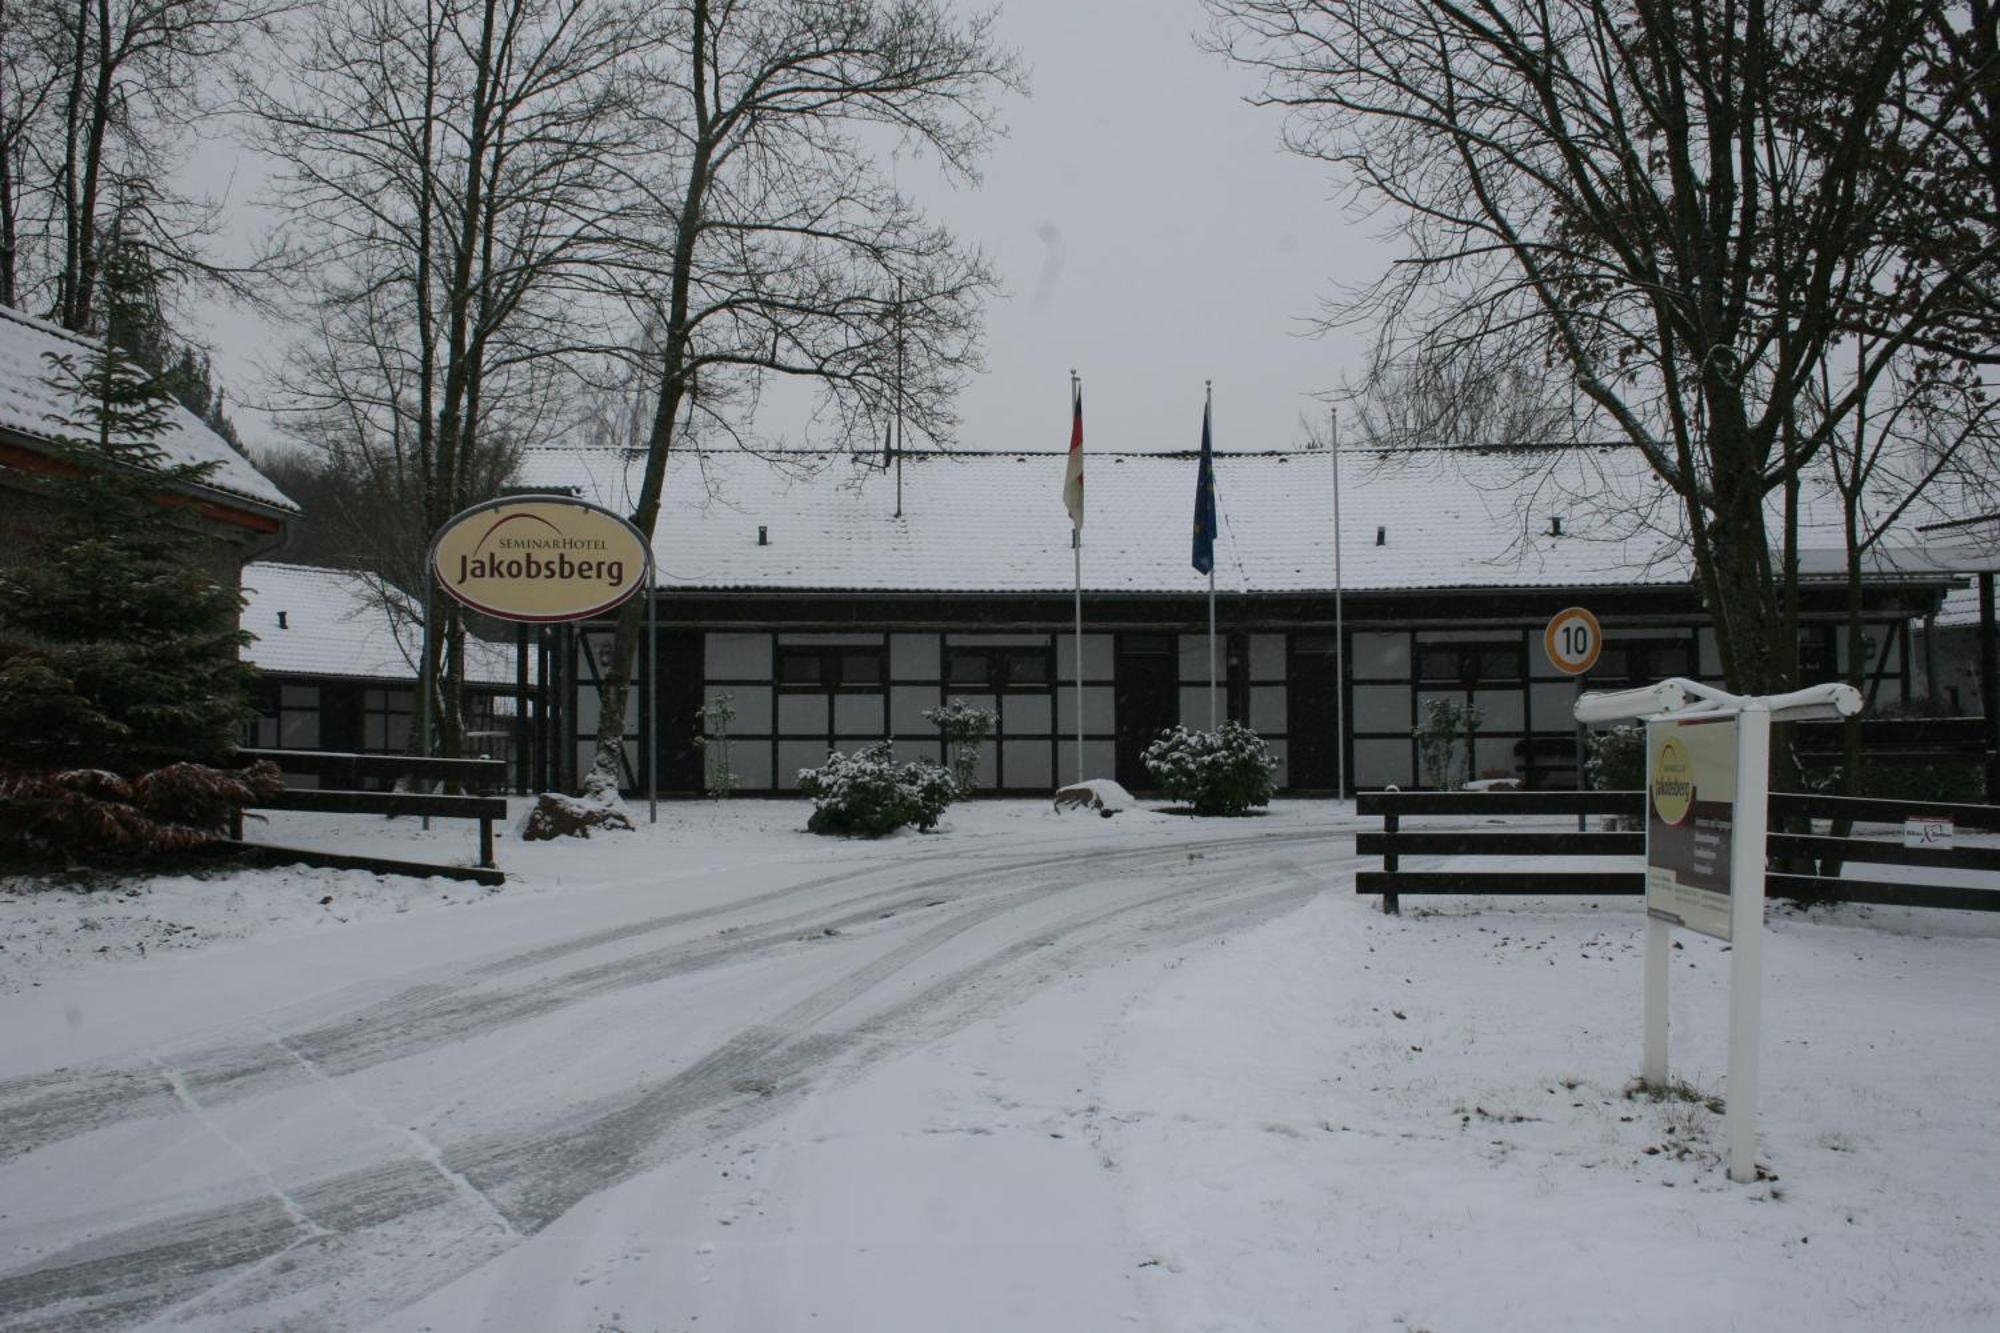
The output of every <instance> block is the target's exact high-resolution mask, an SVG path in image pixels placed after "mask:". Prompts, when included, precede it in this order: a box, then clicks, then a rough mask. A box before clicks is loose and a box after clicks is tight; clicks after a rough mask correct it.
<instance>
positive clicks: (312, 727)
mask: <svg viewBox="0 0 2000 1333" xmlns="http://www.w3.org/2000/svg"><path fill="white" fill-rule="evenodd" d="M252 702H253V703H255V705H256V707H257V717H256V720H254V721H253V722H251V723H250V725H249V726H248V727H246V728H245V735H244V740H245V742H246V743H247V744H249V745H250V746H251V747H252V748H253V749H259V750H317V749H318V748H319V686H317V685H280V686H278V687H277V688H275V689H273V688H271V687H270V686H268V685H266V686H265V687H263V688H262V689H260V690H259V691H258V692H257V695H256V696H255V698H254V699H253V701H252Z"/></svg>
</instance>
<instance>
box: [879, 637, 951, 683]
mask: <svg viewBox="0 0 2000 1333" xmlns="http://www.w3.org/2000/svg"><path fill="white" fill-rule="evenodd" d="M939 674H940V666H939V661H938V636H937V635H935V634H891V635H890V636H889V676H890V679H892V680H936V679H937V678H938V676H939Z"/></svg>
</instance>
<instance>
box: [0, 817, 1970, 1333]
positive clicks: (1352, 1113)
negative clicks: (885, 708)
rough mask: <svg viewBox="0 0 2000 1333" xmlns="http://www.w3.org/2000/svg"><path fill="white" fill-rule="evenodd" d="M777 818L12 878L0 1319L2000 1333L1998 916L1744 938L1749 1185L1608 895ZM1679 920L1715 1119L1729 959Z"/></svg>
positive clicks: (1277, 858) (1086, 831)
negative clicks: (580, 839) (1642, 1055)
mask: <svg viewBox="0 0 2000 1333" xmlns="http://www.w3.org/2000/svg"><path fill="white" fill-rule="evenodd" d="M805 811H806V807H805V806H804V805H803V804H798V803H789V802H749V801H744V802H731V803H728V804H725V805H713V804H668V805H663V806H662V807H661V823H660V824H659V825H658V826H657V827H655V828H648V827H646V826H645V825H644V808H643V806H640V807H638V808H637V809H636V811H635V813H636V814H637V816H638V818H639V820H640V821H641V829H640V831H639V832H638V833H636V834H632V835H610V836H605V837H601V838H599V839H595V840H592V841H590V842H588V843H564V844H559V845H551V844H539V845H528V846H524V845H520V844H517V843H515V842H513V841H512V840H511V839H508V840H505V841H503V842H502V844H501V854H500V860H501V863H502V865H503V866H504V867H505V868H507V869H508V870H509V872H510V874H511V875H513V876H514V878H513V879H511V880H510V882H509V884H508V886H507V887H506V888H504V889H500V890H497V891H488V890H484V889H479V888H475V887H472V886H459V885H454V886H452V887H450V888H449V889H447V888H445V887H444V882H443V881H413V880H377V879H375V878H374V877H372V876H363V875H359V874H356V873H353V872H340V873H334V872H317V871H281V872H263V873H259V874H244V875H232V876H223V877H218V878H215V879H211V880H193V879H173V880H161V881H158V882H155V883H151V884H147V885H137V886H132V887H130V888H128V889H123V890H104V889H99V890H95V891H93V892H91V893H88V894H72V893H67V892H60V891H59V892H56V893H53V894H51V893H49V892H47V891H42V892H38V893H36V894H34V895H32V896H30V895H26V894H21V893H18V892H12V891H8V892H0V946H4V950H5V952H4V953H0V976H4V978H5V981H6V985H7V986H8V988H9V989H10V990H11V991H12V993H11V994H0V1327H7V1328H12V1327H15V1326H17V1325H18V1326H20V1327H23V1328H43V1327H49V1328H61V1327H65V1326H75V1327H85V1326H88V1327H99V1326H108V1327H136V1326H139V1325H141V1324H144V1323H146V1322H147V1321H149V1320H150V1321H152V1323H153V1324H154V1326H158V1327H200V1328H214V1329H239V1328H253V1327H300V1328H319V1327H329V1328H346V1327H381V1328H389V1329H400V1330H417V1329H429V1330H436V1331H438V1333H443V1331H444V1330H454V1331H457V1330H463V1331H465V1333H471V1331H472V1330H489V1329H495V1330H510V1329H513V1330H521V1331H522V1333H542V1331H544V1330H549V1331H554V1330H578V1331H579V1333H610V1331H611V1330H618V1331H619V1333H642V1331H645V1330H700V1329H725V1330H767V1329H768V1330H790V1329H803V1328H821V1329H833V1330H936V1329H952V1330H976V1329H991V1330H1020V1329H1034V1330H1070V1329H1075V1330H1094V1329H1105V1328H1115V1327H1137V1328H1146V1329H1161V1330H1202V1329H1226V1330H1237V1329H1244V1330H1248V1329H1271V1330H1292V1329H1299V1330H1322V1329H1332V1330H1345V1329H1385V1330H1400V1331H1401V1333H1413V1331H1414V1330H1418V1329H1427V1330H1432V1333H1460V1331H1465V1330H1506V1329H1535V1330H1542V1329H1549V1328H1562V1329H1568V1328H1575V1329H1610V1328H1633V1329H1671V1330H1707V1329H1725V1328H1740V1329H1746V1330H1747V1329H1777V1328H1801V1329H1803V1328H1813V1329H1822V1328H1830V1329H1854V1330H1864V1329H1866V1330H1875V1329H1885V1328H1896V1329H1941V1330H1950V1329H1965V1330H1974V1329H1980V1330H1983V1329H1991V1328H1994V1327H2000V1228H1996V1227H1995V1226H1994V1224H1993V1218H1994V1214H1995V1205H1996V1201H2000V1140H1996V1135H1995V1126H1996V1125H2000V1061H1997V1060H1996V1059H1995V1058H1994V1050H1995V1047H1994V1042H1993V1036H1992V1034H1993V1031H1994V1027H1995V1023H1996V1020H2000V916H1981V915H1974V914H1969V913H1950V912H1916V911H1900V910H1891V909H1872V910H1870V909H1840V910H1837V911H1832V912H1816V913H1813V914H1810V915H1800V914H1796V913H1790V912H1783V911H1778V912H1774V913H1773V915H1772V918H1771V928H1770V931H1769V934H1768V945H1767V963H1768V971H1767V977H1766V982H1765V992H1764V995H1765V998H1764V1018H1765V1040H1764V1045H1763V1075H1762V1078H1763V1096H1762V1102H1763V1106H1762V1117H1761V1126H1762V1151H1761V1152H1760V1154H1759V1161H1760V1162H1761V1163H1763V1164H1765V1165H1766V1166H1767V1167H1768V1171H1769V1174H1770V1175H1771V1176H1772V1179H1769V1180H1766V1181H1762V1182H1760V1183H1758V1184H1756V1185H1752V1186H1742V1185H1736V1184H1732V1183H1730V1182H1729V1181H1728V1180H1727V1178H1726V1176H1725V1175H1724V1174H1723V1171H1722V1169H1721V1167H1720V1165H1719V1164H1718V1162H1717V1149H1718V1146H1719V1142H1720V1130H1721V1121H1720V1117H1719V1116H1715V1115H1714V1114H1713V1113H1712V1112H1711V1111H1709V1110H1708V1109H1707V1108H1705V1107H1704V1106H1702V1105H1700V1104H1699V1103H1684V1102H1673V1103H1665V1104H1656V1103H1653V1102H1650V1101H1644V1100H1633V1099H1631V1098H1629V1097H1628V1096H1627V1095H1626V1092H1625V1089H1626V1086H1627V1082H1628V1080H1629V1078H1630V1076H1631V1075H1632V1073H1633V1072H1634V1070H1635V1068H1636V1065H1637V1062H1638V1040H1639V1038H1638V1011H1639V998H1640V960H1639V944H1640V940H1641V937H1642V934H1643V920H1642V917H1641V914H1640V910H1639V905H1638V903H1637V902H1636V901H1634V900H1611V899H1607V900H1603V901H1601V902H1598V903H1596V904H1592V903H1590V902H1587V901H1571V900H1555V899H1549V900H1534V899H1511V900H1505V901H1502V900H1479V899H1455V898H1454V899H1417V898H1406V899H1405V900H1404V908H1405V912H1406V915H1405V916H1403V917H1401V918H1391V917H1383V916H1381V915H1380V914H1379V913H1378V912H1377V911H1376V910H1375V904H1374V901H1373V900H1372V899H1360V898H1357V897H1356V896H1355V895H1354V893H1353V891H1352V875H1353V871H1354V869H1355V868H1356V867H1357V865H1360V864H1364V863H1362V862H1359V861H1357V859H1356V858H1354V857H1353V856H1352V854H1351V853H1352V844H1351V843H1350V842H1348V841H1347V840H1346V839H1345V837H1344V836H1341V835H1343V834H1344V833H1346V832H1348V831H1351V830H1353V829H1355V828H1357V827H1363V826H1365V825H1363V824H1362V823H1361V822H1360V821H1356V820H1355V819H1353V818H1352V816H1351V815H1348V814H1347V813H1345V812H1344V810H1342V809H1341V808H1340V807H1336V806H1333V805H1330V804H1315V803H1280V804H1279V805H1278V806H1277V807H1275V808H1274V809H1273V810H1272V812H1271V813H1270V814H1268V815H1266V816H1264V817H1262V818H1256V819H1247V820H1236V821H1203V820H1194V819H1188V818H1185V817H1180V816H1171V815H1164V814H1158V813H1155V812H1153V811H1150V810H1146V809H1134V810H1129V811H1126V812H1124V813H1121V814H1119V815H1118V816H1117V817H1116V818H1114V819H1101V818H1099V817H1097V816H1096V815H1094V814H1078V813H1071V814H1067V815H1062V816H1057V815H1054V814H1052V813H1051V812H1049V811H1048V809H1047V807H1046V806H1045V805H1042V804H1038V803H1026V802H993V803H980V804H976V805H973V806H971V807H959V808H956V809H955V810H954V811H953V812H952V814H951V816H950V817H949V819H948V821H947V823H946V824H945V826H944V827H943V829H942V830H941V832H940V833H938V834H936V835H931V836H923V837H918V836H914V835H911V836H903V837H898V838H895V839H891V840H888V841H886V842H884V843H878V844H867V843H845V842H829V841H826V840H822V839H818V838H812V837H809V836H807V835H805V834H803V833H801V832H799V831H798V830H799V829H800V828H801V827H802V826H803V824H804V816H805ZM285 819H286V820H287V821H288V823H287V826H286V827H285V828H284V829H283V830H282V838H281V837H280V831H279V830H276V829H274V830H272V831H271V832H270V833H269V834H268V835H267V836H269V837H270V838H271V839H272V840H273V841H278V840H284V841H301V840H305V839H308V838H314V837H321V838H329V839H334V840H336V841H338V842H339V843H341V844H342V845H346V846H350V847H351V846H353V845H354V844H355V843H356V842H359V843H363V844H366V846H367V847H368V848H370V849H374V850H377V851H379V852H380V853H382V854H388V855H404V856H431V857H444V858H447V859H461V860H462V859H467V858H468V857H469V855H470V853H471V849H472V842H473V839H472V836H471V834H470V832H469V831H468V829H467V828H465V827H464V826H462V825H440V826H439V827H437V828H434V829H433V830H431V831H430V833H428V834H425V833H423V832H422V831H421V830H418V829H416V828H415V826H414V824H412V823H409V822H408V821H394V822H387V823H385V822H384V821H379V820H377V821H366V820H364V821H352V822H349V823H345V824H343V823H342V822H341V821H339V820H337V819H334V818H332V817H321V816H287V817H285ZM329 845H333V844H331V843H330V844H329ZM327 897H331V898H332V902H330V903H324V904H323V903H322V902H321V901H320V900H321V899H322V898H327ZM86 923H94V924H89V925H87V924H86ZM1676 940H1677V942H1678V943H1679V944H1680V946H1681V947H1680V948H1678V949H1677V950H1676V952H1675V954H1674V959H1675V976H1674V1004H1673V1062H1674V1073H1675V1075H1676V1076H1677V1077H1680V1078H1684V1079H1686V1080H1687V1081H1688V1082H1689V1083H1690V1084H1691V1085H1693V1086H1694V1087H1695V1088H1698V1089H1700V1090H1702V1091H1703V1092H1705V1093H1708V1094H1712V1095H1715V1096H1718V1097H1719V1096H1722V1095H1726V1092H1727V1089H1726V1088H1725V1087H1724V1086H1723V1078H1722V1072H1723V1070H1724V1067H1725V1064H1726V1061H1725V1058H1724V1051H1723V1040H1722V1039H1723V1014H1724V1000H1725V996H1726V982H1727V975H1728V968H1727V958H1726V956H1725V952H1724V948H1723V946H1721V945H1719V944H1717V943H1715V942H1713V941H1710V940H1707V939H1704V938H1702V937H1699V936H1695V935H1691V934H1685V933H1680V934H1677V936H1676ZM142 943H143V944H145V946H146V947H145V952H144V956H143V957H141V956H140V954H139V948H138V946H139V945H140V944H142ZM100 947H102V950H103V951H102V952H100ZM635 978H636V980H635ZM511 980H519V981H521V982H522V983H523V984H522V985H521V986H520V987H518V988H516V987H512V986H510V985H508V984H506V983H508V982H510V981H511ZM461 999H462V1001H463V1003H461ZM454 1024H457V1025H460V1026H457V1027H455V1026H453V1025H454ZM256 1052H262V1053H263V1054H262V1055H258V1056H257V1058H256V1059H252V1055H253V1053H256ZM274 1052H275V1053H274ZM267 1057H268V1058H267ZM259 1071H261V1072H259ZM121 1079H122V1080H127V1082H125V1083H120V1082H119V1080H121ZM91 1080H98V1081H99V1082H101V1083H102V1085H103V1087H104V1091H103V1093H102V1099H103V1100H102V1102H101V1103H100V1102H98V1101H93V1100H90V1098H91V1097H94V1096H96V1094H94V1093H90V1091H89V1090H90V1089H91V1088H93V1087H96V1086H98V1084H97V1083H93V1082H91ZM142 1085H144V1086H142ZM79 1089H81V1090H82V1091H79ZM68 1096H75V1097H82V1098H84V1100H81V1101H73V1102H69V1103H64V1105H65V1106H66V1107H68V1108H69V1109H68V1110H67V1111H66V1112H65V1114H72V1115H75V1116H76V1123H75V1124H74V1125H73V1126H72V1125H52V1124H51V1122H50V1120H49V1119H48V1116H47V1114H46V1113H47V1110H48V1108H49V1107H50V1106H52V1105H54V1104H55V1103H54V1102H53V1101H52V1100H51V1099H54V1098H59V1097H68ZM120 1097H124V1098H126V1099H127V1101H125V1102H120V1101H119V1100H118V1098H120ZM134 1099H150V1100H143V1101H140V1100H134ZM607 1122H615V1123H616V1124H617V1125H618V1126H620V1127H621V1129H620V1133H619V1135H618V1136H616V1137H608V1136H607V1131H606V1130H605V1129H604V1128H603V1126H604V1125H605V1124H606V1123H607ZM634 1124H643V1126H644V1127H645V1130H646V1132H645V1133H637V1132H627V1131H628V1130H629V1129H630V1127H631V1126H633V1125H634ZM17 1134H18V1135H19V1137H18V1139H15V1140H14V1141H13V1142H11V1143H10V1137H11V1136H15V1135H17ZM22 1144H26V1145H28V1146H26V1147H25V1148H24V1147H22V1146H21V1145H22ZM572 1149H574V1151H572ZM586 1149H587V1151H586ZM611 1149H615V1150H616V1151H615V1152H611V1153H610V1155H611V1156H612V1157H614V1158H615V1159H616V1160H615V1161H607V1156H606V1154H607V1152H608V1151H609V1150H611ZM396 1161H408V1162H411V1163H413V1164H414V1165H413V1166H412V1167H411V1173H412V1178H414V1177H415V1176H416V1175H423V1176H424V1177H425V1178H426V1179H428V1180H430V1181H431V1182H432V1188H431V1192H430V1195H428V1196H426V1197H427V1199H428V1202H425V1203H424V1204H423V1207H422V1208H421V1209H416V1208H415V1205H408V1206H407V1208H408V1209H410V1210H406V1211H403V1212H396V1211H395V1210H394V1209H393V1208H391V1207H390V1206H389V1205H387V1204H383V1203H381V1199H382V1198H383V1197H385V1196H388V1195H392V1194H393V1193H394V1188H395V1187H394V1180H395V1179H398V1178H400V1177H395V1176H393V1174H392V1172H391V1168H390V1166H387V1165H380V1164H381V1163H393V1162H396ZM369 1163H376V1164H377V1165H374V1166H369V1165H367V1164H369ZM538 1163H539V1165H538ZM357 1173H358V1174H357ZM349 1178H355V1179H361V1178H365V1179H367V1180H369V1181H372V1182H374V1183H373V1184H372V1185H371V1186H370V1191H364V1192H361V1193H356V1192H354V1191H351V1190H350V1191H343V1190H342V1189H339V1188H336V1183H337V1182H338V1181H341V1180H346V1179H349ZM260 1198H261V1199H262V1200H263V1203H262V1204H261V1205H259V1206H261V1207H262V1208H263V1209H264V1215H265V1216H266V1220H265V1221H264V1222H262V1223H260V1224H257V1225H256V1226H253V1225H251V1223H250V1220H249V1219H250V1218H251V1217H252V1214H251V1212H250V1211H249V1210H250V1209H251V1207H252V1205H253V1204H256V1203H257V1201H258V1200H259V1199H260ZM368 1198H373V1199H375V1201H376V1202H375V1205H374V1211H373V1212H372V1213H371V1212H370V1211H369V1207H367V1206H362V1205H361V1204H358V1203H357V1202H356V1201H357V1199H361V1200H366V1199H368ZM397 1206H398V1207H403V1206H404V1205H397ZM190 1218H192V1219H193V1221H189V1220H187V1219H190ZM259 1226H261V1227H262V1228H263V1229H264V1230H265V1231H268V1232H270V1233H272V1234H273V1236H274V1239H272V1240H270V1241H269V1242H267V1243H262V1244H259V1243H255V1238H256V1235H257V1232H258V1227H259ZM231 1228H240V1231H239V1230H231ZM191 1236H197V1237H198V1238H199V1240H200V1245H201V1246H202V1247H206V1248H199V1247H198V1248H197V1250H196V1252H197V1253H198V1254H199V1255H201V1256H204V1257H202V1258H200V1259H199V1260H198V1261H186V1254H187V1251H185V1250H183V1249H178V1248H176V1249H173V1252H172V1254H171V1255H167V1257H166V1258H165V1259H162V1260H161V1261H159V1263H158V1266H157V1268H156V1269H155V1268H148V1267H147V1266H146V1263H147V1262H148V1261H147V1260H146V1259H145V1256H147V1255H151V1254H165V1253H166V1251H167V1249H168V1248H169V1242H171V1245H172V1246H184V1245H191V1244H192V1242H191V1241H190V1240H189V1237H191ZM224 1240H227V1241H228V1243H229V1244H230V1245H234V1246H237V1247H238V1248H240V1250H241V1253H240V1255H237V1254H236V1252H235V1251H233V1250H232V1251H230V1254H231V1255H233V1256H234V1257H230V1258H228V1259H227V1260H226V1261H225V1260H224V1259H221V1258H217V1257H216V1255H217V1254H219V1253H220V1252H221V1251H222V1249H223V1248H224V1244H223V1242H224ZM106 1256H112V1257H113V1258H107V1257H106ZM119 1256H125V1257H119ZM114 1258H115V1259H116V1262H115V1263H114V1262H113V1259H114ZM107 1275H108V1276H107ZM149 1284H150V1285H149ZM156 1289H157V1290H156ZM105 1293H109V1294H108V1295H107V1294H105ZM121 1301H122V1302H124V1303H123V1304H120V1302H121ZM66 1320H73V1324H69V1325H66V1322H65V1321H66Z"/></svg>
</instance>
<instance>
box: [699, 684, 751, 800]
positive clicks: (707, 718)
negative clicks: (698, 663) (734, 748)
mask: <svg viewBox="0 0 2000 1333" xmlns="http://www.w3.org/2000/svg"><path fill="white" fill-rule="evenodd" d="M695 717H696V718H697V719H699V720H700V725H699V726H697V727H696V728H695V732H694V748H695V749H697V750H700V751H701V752H702V755H703V758H704V759H705V760H706V762H705V763H704V764H703V765H702V767H703V768H704V769H705V770H706V774H707V782H708V794H709V795H710V796H713V797H715V798H716V799H717V800H722V799H724V798H725V797H727V796H728V795H729V794H730V793H731V792H733V791H735V790H736V789H737V788H738V787H739V786H741V785H742V782H741V781H740V780H739V779H738V778H737V776H736V771H735V769H734V768H732V767H731V765H730V749H731V746H730V743H729V724H730V723H731V722H734V721H735V720H736V696H735V695H734V694H731V693H730V692H729V691H727V690H724V691H723V692H722V693H720V694H717V695H714V696H713V697H711V698H710V699H709V700H708V702H707V703H704V704H703V705H702V706H701V707H700V708H698V709H696V710H695Z"/></svg>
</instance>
